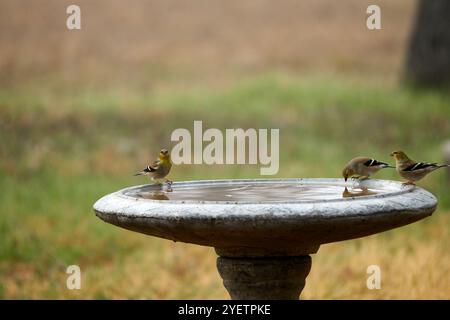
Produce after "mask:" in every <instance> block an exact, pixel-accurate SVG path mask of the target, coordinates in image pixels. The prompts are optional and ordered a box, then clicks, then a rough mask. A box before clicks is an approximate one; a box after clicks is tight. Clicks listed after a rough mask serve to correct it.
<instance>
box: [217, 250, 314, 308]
mask: <svg viewBox="0 0 450 320" xmlns="http://www.w3.org/2000/svg"><path fill="white" fill-rule="evenodd" d="M217 269H218V270H219V274H220V276H221V277H222V279H223V285H224V286H225V288H226V289H227V290H228V293H229V294H230V297H231V299H233V300H297V299H298V298H299V296H300V293H301V291H302V290H303V288H304V286H305V280H306V277H307V276H308V274H309V271H310V270H311V257H310V256H301V257H285V258H281V257H279V258H222V257H219V258H217Z"/></svg>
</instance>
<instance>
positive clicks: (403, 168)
mask: <svg viewBox="0 0 450 320" xmlns="http://www.w3.org/2000/svg"><path fill="white" fill-rule="evenodd" d="M391 156H392V157H394V158H395V163H396V168H397V172H398V173H399V174H400V175H401V176H402V177H403V178H405V179H406V180H408V181H406V182H405V183H404V184H412V185H415V181H419V180H421V179H422V178H424V177H425V176H426V175H427V174H429V173H430V172H433V171H434V170H436V169H439V168H444V167H448V166H449V165H447V164H442V165H439V164H437V163H425V162H416V161H414V160H411V159H410V158H408V156H407V155H406V154H405V153H404V152H403V151H394V152H392V153H391Z"/></svg>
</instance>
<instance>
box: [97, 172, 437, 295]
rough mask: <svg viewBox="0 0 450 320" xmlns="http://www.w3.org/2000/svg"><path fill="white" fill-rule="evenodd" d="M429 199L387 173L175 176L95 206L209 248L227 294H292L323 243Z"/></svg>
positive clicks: (398, 222) (396, 223)
mask: <svg viewBox="0 0 450 320" xmlns="http://www.w3.org/2000/svg"><path fill="white" fill-rule="evenodd" d="M346 187H347V188H346ZM436 205H437V200H436V198H435V197H434V196H433V195H432V194H431V193H429V192H427V191H425V190H423V189H421V188H419V187H414V186H406V187H405V186H402V185H401V183H400V182H394V181H386V180H365V181H363V182H361V183H359V182H351V181H350V182H347V183H345V182H344V180H343V179H268V180H259V179H257V180H211V181H192V182H175V183H174V184H173V185H172V192H167V191H164V190H163V189H162V188H161V186H159V185H143V186H136V187H131V188H126V189H123V190H120V191H117V192H115V193H112V194H109V195H107V196H105V197H103V198H101V199H100V200H98V201H97V202H96V203H95V204H94V210H95V212H96V215H97V216H98V217H99V218H101V219H102V220H104V221H106V222H108V223H111V224H114V225H117V226H119V227H122V228H125V229H129V230H132V231H136V232H140V233H145V234H148V235H151V236H156V237H160V238H164V239H169V240H173V241H181V242H187V243H194V244H199V245H203V246H210V247H214V248H215V250H216V253H217V254H218V256H219V257H218V259H217V268H218V270H219V274H220V275H221V277H222V278H223V283H224V286H225V288H226V289H227V290H228V293H229V294H230V296H231V298H232V299H298V297H299V295H300V293H301V291H302V290H303V287H304V285H305V279H306V277H307V276H308V273H309V271H310V268H311V257H310V256H309V255H310V254H313V253H316V252H317V250H318V249H319V246H320V245H321V244H325V243H330V242H335V241H341V240H348V239H354V238H359V237H364V236H368V235H371V234H375V233H378V232H382V231H386V230H389V229H393V228H397V227H400V226H403V225H406V224H409V223H412V222H414V221H417V220H420V219H423V218H425V217H427V216H429V215H431V214H432V212H433V211H434V210H435V208H436Z"/></svg>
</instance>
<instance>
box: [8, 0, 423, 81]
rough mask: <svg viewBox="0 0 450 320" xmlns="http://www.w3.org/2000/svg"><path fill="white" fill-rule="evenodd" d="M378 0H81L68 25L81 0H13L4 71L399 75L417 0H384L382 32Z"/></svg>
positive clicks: (213, 77)
mask: <svg viewBox="0 0 450 320" xmlns="http://www.w3.org/2000/svg"><path fill="white" fill-rule="evenodd" d="M371 3H372V2H371V1H368V0H364V1H360V0H347V1H345V2H339V3H335V2H331V1H327V0H305V1H297V0H281V1H276V2H275V1H271V0H255V1H239V0H230V1H220V0H212V1H211V0H188V1H183V2H180V1H175V0H166V1H156V0H152V1H143V0H132V1H127V2H126V3H125V2H123V1H119V0H113V1H112V0H108V1H106V0H98V1H87V0H80V1H77V4H79V5H80V7H81V9H82V30H81V31H68V30H66V28H65V19H66V14H65V8H66V6H67V5H69V4H72V1H68V0H62V1H60V0H41V1H33V2H31V1H20V0H19V1H17V0H3V1H2V2H1V4H0V6H1V10H0V48H1V50H0V70H2V75H1V78H2V80H3V83H5V84H6V83H14V84H19V83H23V82H24V81H26V80H29V79H33V80H36V79H37V80H39V81H40V82H42V81H50V80H49V79H48V78H47V77H48V76H49V75H51V76H53V78H52V79H53V80H54V81H56V82H57V83H58V84H66V85H69V84H73V83H78V84H79V83H83V84H85V85H86V84H90V85H95V86H96V87H102V86H104V85H113V86H126V85H133V86H135V87H136V86H143V87H144V88H147V89H149V88H151V87H152V86H154V85H157V84H160V83H165V84H167V83H170V84H173V83H174V82H175V83H176V82H177V81H180V80H179V79H180V78H182V79H184V80H185V81H184V82H182V83H183V84H186V83H190V82H192V81H195V82H202V81H205V80H206V79H207V80H208V81H210V82H211V81H212V82H217V81H219V82H220V81H223V80H224V79H228V78H230V77H231V79H235V78H236V77H240V76H242V75H249V74H252V73H257V72H261V71H267V70H273V69H282V70H285V71H289V72H296V73H300V74H303V75H304V74H309V73H320V72H337V73H342V72H344V73H357V74H364V75H365V76H369V75H370V74H372V75H374V76H385V75H390V76H392V75H395V74H397V72H398V71H399V70H400V68H401V66H402V60H403V55H404V50H405V46H406V44H407V38H408V34H409V31H410V27H411V22H412V18H413V11H414V2H413V1H408V0H399V1H387V0H383V1H378V2H377V4H378V5H380V7H381V8H382V27H383V30H381V31H368V30H367V28H366V27H365V21H366V17H367V15H366V8H367V6H368V5H369V4H371ZM177 79H178V80H177ZM186 79H188V80H186Z"/></svg>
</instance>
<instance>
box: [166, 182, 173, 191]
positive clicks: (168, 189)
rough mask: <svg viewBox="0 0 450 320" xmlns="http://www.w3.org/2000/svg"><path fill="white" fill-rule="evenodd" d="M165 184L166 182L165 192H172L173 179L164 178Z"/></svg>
mask: <svg viewBox="0 0 450 320" xmlns="http://www.w3.org/2000/svg"><path fill="white" fill-rule="evenodd" d="M166 184H167V192H172V191H173V190H172V184H173V181H170V180H167V179H166Z"/></svg>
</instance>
